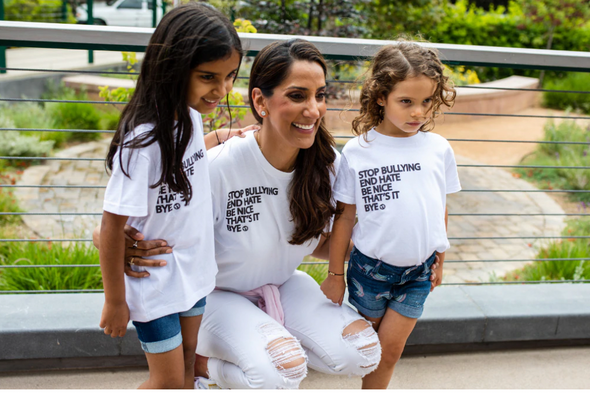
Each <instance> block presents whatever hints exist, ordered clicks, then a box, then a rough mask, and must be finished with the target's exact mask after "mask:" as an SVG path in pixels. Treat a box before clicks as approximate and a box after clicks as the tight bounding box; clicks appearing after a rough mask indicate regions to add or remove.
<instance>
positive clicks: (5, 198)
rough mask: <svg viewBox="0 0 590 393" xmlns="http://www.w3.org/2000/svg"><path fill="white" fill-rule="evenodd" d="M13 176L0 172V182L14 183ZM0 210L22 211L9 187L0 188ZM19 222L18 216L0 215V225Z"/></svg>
mask: <svg viewBox="0 0 590 393" xmlns="http://www.w3.org/2000/svg"><path fill="white" fill-rule="evenodd" d="M15 182H16V181H15V179H14V177H12V176H10V175H8V174H6V173H3V174H0V184H14V183H15ZM0 211H1V212H3V213H18V212H20V211H22V210H21V209H20V208H19V206H18V202H17V201H16V199H15V197H14V195H13V193H12V190H11V189H10V188H4V187H3V188H0ZM16 223H20V217H19V216H0V226H3V225H7V224H16Z"/></svg>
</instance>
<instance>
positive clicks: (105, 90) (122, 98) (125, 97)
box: [98, 52, 137, 102]
mask: <svg viewBox="0 0 590 393" xmlns="http://www.w3.org/2000/svg"><path fill="white" fill-rule="evenodd" d="M121 56H122V57H123V61H124V62H125V63H126V64H127V65H126V67H127V71H129V73H130V74H135V73H136V72H137V70H136V69H135V65H136V64H137V54H136V53H135V52H121ZM128 77H129V78H130V79H131V80H132V81H135V80H137V76H135V75H129V76H128ZM98 89H99V93H98V95H99V97H101V98H104V100H105V101H107V102H129V100H130V99H131V96H133V93H134V92H135V88H134V87H129V88H126V87H117V88H116V89H109V87H108V86H99V88H98Z"/></svg>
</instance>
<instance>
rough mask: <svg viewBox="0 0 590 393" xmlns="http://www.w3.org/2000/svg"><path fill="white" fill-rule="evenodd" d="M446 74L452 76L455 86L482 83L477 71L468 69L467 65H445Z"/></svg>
mask: <svg viewBox="0 0 590 393" xmlns="http://www.w3.org/2000/svg"><path fill="white" fill-rule="evenodd" d="M445 74H446V75H447V76H448V77H449V78H451V80H452V81H453V83H454V84H455V86H465V85H476V84H478V83H480V81H479V78H478V77H477V72H475V71H473V70H466V69H465V66H457V67H454V68H451V67H448V66H445Z"/></svg>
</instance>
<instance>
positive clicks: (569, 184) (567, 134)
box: [515, 120, 590, 203]
mask: <svg viewBox="0 0 590 393" xmlns="http://www.w3.org/2000/svg"><path fill="white" fill-rule="evenodd" d="M544 140H546V141H570V142H590V127H586V126H580V125H578V124H577V123H576V122H575V121H574V120H569V121H566V120H564V121H562V122H561V123H559V124H557V125H556V124H555V123H554V122H553V121H551V120H550V121H548V122H547V124H546V125H545V137H544ZM589 153H590V147H589V146H588V145H587V144H580V145H569V144H545V143H542V144H539V147H538V148H537V150H536V151H535V152H534V153H533V154H531V155H529V156H528V157H526V158H525V159H524V160H523V161H522V164H525V165H543V166H582V167H588V166H590V155H589ZM515 172H516V173H517V174H518V175H520V176H521V177H523V178H524V179H527V180H532V181H533V182H535V183H536V185H537V186H538V187H539V188H541V189H568V190H590V170H589V169H567V168H547V169H544V168H542V169H517V170H516V171H515ZM570 198H571V199H573V200H578V201H582V202H585V203H588V202H590V193H575V194H570Z"/></svg>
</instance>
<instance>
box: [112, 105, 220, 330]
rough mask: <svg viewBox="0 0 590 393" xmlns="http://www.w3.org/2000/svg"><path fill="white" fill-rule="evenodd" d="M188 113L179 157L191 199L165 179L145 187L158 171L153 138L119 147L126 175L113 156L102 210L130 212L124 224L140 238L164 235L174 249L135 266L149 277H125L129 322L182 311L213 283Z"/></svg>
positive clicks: (207, 211)
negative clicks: (160, 262) (161, 263)
mask: <svg viewBox="0 0 590 393" xmlns="http://www.w3.org/2000/svg"><path fill="white" fill-rule="evenodd" d="M190 114H191V119H192V124H193V135H192V138H191V141H190V143H189V145H188V146H187V149H186V151H185V154H184V157H183V169H184V171H185V173H186V174H187V177H188V180H189V181H190V183H191V185H192V193H193V194H192V199H191V200H190V202H188V203H187V202H186V200H184V198H183V197H182V195H181V194H180V193H176V192H173V191H171V190H170V188H169V187H168V186H167V185H166V184H162V185H160V186H158V187H156V188H150V186H151V185H153V184H156V183H157V182H158V180H159V179H160V175H161V172H162V169H161V162H160V161H161V157H160V147H159V145H158V143H157V142H155V143H152V144H151V145H150V146H148V147H145V148H142V149H133V150H131V149H129V148H124V149H123V153H122V154H123V156H122V158H123V167H124V168H125V169H126V172H127V173H128V174H129V175H130V176H131V178H129V177H127V176H125V175H124V174H123V172H122V170H121V166H120V164H119V153H117V154H116V156H115V157H114V160H113V171H112V175H111V178H110V179H109V183H108V185H107V189H106V192H105V197H104V210H105V211H108V212H110V213H113V214H118V215H122V216H129V219H128V220H127V224H128V225H131V226H132V227H134V228H136V229H137V230H139V231H140V232H141V233H143V235H144V236H145V239H165V240H166V241H167V243H168V245H169V246H171V247H172V250H173V251H172V253H171V254H163V255H157V256H154V257H152V258H153V259H164V260H166V262H167V265H166V266H165V267H154V268H150V267H137V266H134V270H136V271H148V272H149V273H150V275H149V277H146V278H133V277H128V276H125V292H126V299H127V304H128V305H129V311H130V314H131V320H133V321H138V322H147V321H152V320H154V319H157V318H160V317H163V316H165V315H169V314H173V313H178V312H183V311H187V310H189V309H190V308H192V307H193V306H194V305H195V303H196V302H197V301H198V300H199V299H201V298H203V297H204V296H207V295H208V294H209V293H210V292H211V291H212V290H213V289H214V287H215V274H216V273H217V266H216V264H215V252H214V251H215V250H214V242H213V217H212V206H211V204H212V202H211V188H210V181H209V169H208V168H209V164H208V160H207V156H206V148H205V143H204V140H203V123H202V120H201V115H200V114H199V113H198V112H197V111H195V110H193V109H190ZM152 128H153V125H150V124H144V125H141V126H138V127H137V128H136V129H135V130H134V131H133V132H131V133H129V134H128V135H127V136H126V140H130V139H132V138H136V137H137V136H139V135H141V134H143V133H145V132H148V131H150V130H151V129H152ZM119 152H120V151H119ZM130 153H131V162H130V163H129V167H127V160H128V157H129V154H130ZM148 258H149V257H148Z"/></svg>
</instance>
